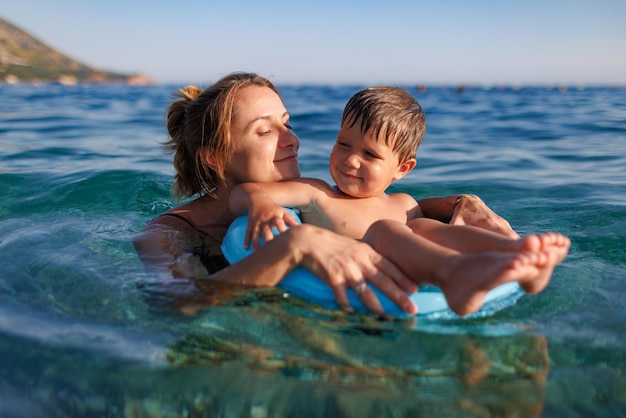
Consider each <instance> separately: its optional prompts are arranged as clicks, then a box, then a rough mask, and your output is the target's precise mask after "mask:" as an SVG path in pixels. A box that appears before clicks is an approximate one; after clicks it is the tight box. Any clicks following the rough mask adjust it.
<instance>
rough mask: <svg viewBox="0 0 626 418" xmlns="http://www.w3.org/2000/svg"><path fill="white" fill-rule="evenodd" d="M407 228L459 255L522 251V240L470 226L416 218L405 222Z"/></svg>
mask: <svg viewBox="0 0 626 418" xmlns="http://www.w3.org/2000/svg"><path fill="white" fill-rule="evenodd" d="M407 226H408V227H409V228H411V230H412V231H413V232H414V233H415V234H417V235H420V236H422V237H424V238H426V239H428V240H429V241H432V242H434V243H436V244H439V245H441V246H444V247H447V248H450V249H452V250H456V251H459V252H461V253H481V252H484V251H520V250H522V249H523V242H524V240H523V239H512V238H509V237H507V236H504V235H501V234H498V233H496V232H492V231H489V230H486V229H483V228H478V227H475V226H470V225H449V224H446V223H443V222H439V221H436V220H434V219H429V218H417V219H412V220H410V221H409V222H407Z"/></svg>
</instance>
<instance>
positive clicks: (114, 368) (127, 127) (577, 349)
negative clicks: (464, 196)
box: [0, 86, 626, 417]
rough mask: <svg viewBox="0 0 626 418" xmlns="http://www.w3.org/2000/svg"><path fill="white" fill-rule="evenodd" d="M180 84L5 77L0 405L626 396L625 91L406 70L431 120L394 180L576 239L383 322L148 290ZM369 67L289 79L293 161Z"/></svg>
mask: <svg viewBox="0 0 626 418" xmlns="http://www.w3.org/2000/svg"><path fill="white" fill-rule="evenodd" d="M175 87H176V86H151V87H124V86H91V87H85V86H82V87H81V86H79V87H64V86H38V87H37V86H0V95H1V97H2V100H0V258H1V263H0V416H3V417H4V416H7V417H13V416H28V417H39V416H41V417H47V416H110V417H113V416H127V417H135V416H151V417H163V416H211V417H217V416H224V417H247V416H251V417H265V416H272V417H284V416H294V417H353V416H354V417H383V416H393V417H412V416H525V417H526V416H545V417H564V416H568V417H570V416H580V417H591V416H625V415H626V376H625V373H626V359H625V353H626V337H624V336H625V335H626V310H624V308H623V305H624V303H625V302H626V249H625V248H626V238H625V235H626V169H625V167H626V100H625V98H626V90H624V89H616V88H586V89H575V88H570V89H568V90H567V91H559V90H557V89H546V88H524V89H509V88H505V89H491V90H486V89H479V88H466V89H465V90H464V91H462V92H459V91H456V90H455V89H453V88H443V87H431V88H429V89H428V90H427V91H426V92H422V93H419V92H418V91H417V89H416V88H415V86H405V87H406V88H407V89H408V90H409V91H411V92H412V93H413V94H415V95H416V97H417V98H418V100H419V101H420V103H421V104H422V106H423V107H424V109H425V111H426V114H427V124H428V129H427V134H426V138H425V140H424V143H423V145H422V147H421V148H420V150H419V153H418V161H419V163H418V166H417V168H416V170H415V171H414V172H413V173H412V174H411V175H410V176H409V177H408V178H407V179H405V180H403V181H402V182H400V183H398V184H396V185H395V186H393V187H394V190H402V191H406V192H409V193H411V194H412V195H414V196H415V197H418V198H419V197H425V196H430V195H443V194H450V193H459V192H467V193H476V194H478V195H480V196H481V197H482V198H483V199H484V200H485V201H486V202H487V203H488V204H489V205H490V206H491V207H492V208H494V210H496V212H498V213H499V214H501V215H503V216H504V217H506V218H507V219H508V220H510V222H511V224H512V225H513V227H514V228H515V229H516V230H518V231H519V232H520V233H521V234H525V233H529V232H536V231H545V230H556V231H560V232H563V233H565V234H567V235H569V236H570V237H571V238H572V242H573V244H572V249H571V253H570V255H569V257H568V258H567V259H566V261H565V262H564V263H563V264H562V265H561V266H559V267H558V268H557V269H556V271H555V273H554V276H553V279H552V281H551V282H550V284H549V286H548V287H547V288H546V290H545V291H544V292H543V293H541V294H538V295H534V296H524V297H522V298H521V299H520V300H519V301H518V303H517V304H516V305H514V306H512V307H510V308H508V309H505V310H503V311H501V312H499V313H497V314H496V315H494V316H491V317H488V318H483V319H474V320H450V321H436V320H422V319H420V320H416V321H406V320H404V321H394V322H384V321H379V320H378V319H377V318H375V317H373V316H369V315H363V316H345V315H343V314H341V313H338V312H331V311H323V310H320V309H316V308H315V307H313V306H309V305H307V304H306V303H303V302H301V301H298V300H296V299H294V298H293V297H292V298H284V297H283V295H282V293H281V292H280V291H277V290H272V289H264V290H258V291H247V292H236V293H234V294H233V293H232V292H231V293H226V292H222V293H219V294H218V297H217V298H216V299H218V300H220V303H217V304H215V305H214V306H210V307H207V308H205V309H201V310H199V311H198V312H197V313H196V314H195V315H183V314H180V313H179V312H178V311H177V310H176V309H175V308H173V307H172V305H171V304H170V303H169V302H171V301H166V300H163V299H162V298H161V297H159V295H158V294H157V293H155V292H153V291H152V290H151V289H152V288H153V286H151V283H152V282H153V281H154V278H153V277H150V276H149V275H147V274H146V273H145V272H144V269H143V266H142V265H141V263H140V262H139V260H138V258H137V256H136V254H135V252H134V250H133V246H132V244H131V238H132V236H133V235H134V234H135V233H137V232H138V231H139V230H141V228H142V227H143V226H144V225H145V223H146V222H147V221H148V220H150V219H151V218H153V217H154V216H156V215H157V214H159V213H161V212H162V211H163V210H165V209H167V208H169V207H171V206H172V205H174V204H175V203H174V202H173V201H172V200H171V198H170V196H169V187H170V184H171V181H172V176H173V169H172V163H171V156H170V155H168V154H166V153H164V151H163V150H162V148H161V145H160V144H161V143H162V142H164V141H165V140H166V139H167V137H166V132H165V129H164V115H165V110H166V107H167V105H168V103H169V101H170V99H171V97H172V96H171V93H172V92H173V91H174V89H175ZM360 87H361V86H342V87H319V86H316V87H293V86H281V87H280V90H281V92H282V93H283V95H284V99H285V103H286V106H287V108H288V109H289V111H290V112H291V115H292V117H291V118H292V126H293V128H294V129H295V131H296V132H297V133H298V134H299V136H300V138H301V140H302V146H301V150H300V161H301V166H302V169H303V172H304V174H305V175H307V176H316V177H322V178H325V179H327V180H329V177H328V174H327V165H326V160H327V156H328V153H329V151H330V148H331V146H332V143H333V141H334V138H335V134H336V131H337V129H338V126H339V122H340V117H341V110H342V107H343V105H344V104H345V102H346V101H347V99H348V98H349V97H350V96H351V95H352V94H353V93H354V92H355V91H357V90H358V89H359V88H360ZM216 292H217V290H216ZM515 414H517V415H515Z"/></svg>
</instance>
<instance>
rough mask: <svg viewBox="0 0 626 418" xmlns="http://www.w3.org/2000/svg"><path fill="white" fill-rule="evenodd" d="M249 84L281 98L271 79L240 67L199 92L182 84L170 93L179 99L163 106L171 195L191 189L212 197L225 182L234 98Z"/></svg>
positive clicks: (181, 194) (188, 193) (179, 195)
mask: <svg viewBox="0 0 626 418" xmlns="http://www.w3.org/2000/svg"><path fill="white" fill-rule="evenodd" d="M252 85H255V86H261V87H268V88H270V89H272V90H273V91H274V92H275V93H276V94H278V95H279V97H280V94H279V93H278V90H277V89H276V87H275V86H274V85H273V84H272V82H271V81H269V80H268V79H266V78H265V77H261V76H259V75H257V74H254V73H244V72H236V73H232V74H229V75H227V76H225V77H224V78H222V79H221V80H219V81H218V82H216V83H215V84H213V85H212V86H210V87H208V88H206V89H205V90H203V91H202V90H200V89H199V88H197V87H194V86H187V87H185V88H184V89H181V90H179V91H178V92H177V93H176V94H175V96H176V97H179V98H180V99H177V100H175V101H174V102H172V104H171V105H170V106H169V108H168V110H167V131H168V133H169V136H170V140H169V141H167V142H166V143H165V147H166V149H167V150H169V151H172V152H173V153H174V168H175V169H176V175H175V176H174V184H173V185H172V195H173V196H174V197H175V198H177V199H181V198H185V197H191V196H194V195H196V194H203V195H208V196H213V197H215V191H216V189H217V187H219V186H220V185H225V184H226V166H227V163H228V160H229V159H230V157H231V153H232V135H231V125H232V118H233V107H234V104H235V98H236V96H237V93H238V92H239V91H240V90H241V89H243V88H245V87H248V86H252ZM207 159H210V161H211V164H210V165H209V164H208V162H207Z"/></svg>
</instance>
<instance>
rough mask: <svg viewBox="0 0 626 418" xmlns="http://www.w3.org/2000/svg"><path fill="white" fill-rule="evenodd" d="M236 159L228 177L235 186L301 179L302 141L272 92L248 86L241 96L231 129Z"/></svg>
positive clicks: (232, 159) (230, 166) (281, 103)
mask: <svg viewBox="0 0 626 418" xmlns="http://www.w3.org/2000/svg"><path fill="white" fill-rule="evenodd" d="M231 135H232V140H233V155H232V158H231V159H230V161H229V163H228V166H227V173H228V175H229V177H230V178H231V180H232V181H234V182H235V184H239V183H243V182H272V181H281V180H291V179H294V178H298V177H300V167H299V166H298V148H299V147H300V140H299V139H298V137H297V136H296V134H295V133H293V131H292V130H291V127H290V125H289V113H287V109H285V106H284V104H283V102H282V100H281V99H280V97H279V96H278V95H277V94H276V93H275V92H274V91H272V90H271V89H270V88H267V87H261V86H248V87H245V88H243V89H242V90H240V91H239V92H238V93H237V96H236V98H235V104H234V107H233V120H232V127H231Z"/></svg>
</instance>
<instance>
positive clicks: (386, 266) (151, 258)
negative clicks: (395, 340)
mask: <svg viewBox="0 0 626 418" xmlns="http://www.w3.org/2000/svg"><path fill="white" fill-rule="evenodd" d="M162 222H163V223H161V224H159V223H156V222H153V223H152V224H150V225H148V227H146V228H145V229H144V230H143V231H142V232H141V233H139V234H138V235H137V236H136V238H135V240H134V244H135V248H136V250H137V253H138V255H139V257H140V259H141V260H142V261H143V262H144V264H146V263H156V264H146V268H147V269H148V270H150V271H153V272H156V271H160V272H166V273H169V275H170V277H172V276H177V277H180V276H178V275H177V274H175V273H181V272H180V271H177V272H175V271H173V270H172V268H176V267H177V266H178V265H180V264H183V265H184V264H186V263H188V262H189V261H190V259H193V258H194V257H195V256H193V255H192V254H190V253H188V252H187V253H185V252H184V251H181V250H180V248H181V247H179V245H181V244H182V242H179V241H182V239H183V237H182V235H185V233H186V232H189V233H190V234H192V233H193V232H195V231H193V230H191V231H184V230H183V231H181V230H176V228H174V227H172V226H169V227H168V226H167V225H164V224H165V223H174V222H182V221H179V220H177V219H172V220H169V219H168V220H167V221H162ZM176 226H177V227H183V228H184V226H183V225H176ZM181 234H182V235H181ZM196 264H198V263H196ZM300 265H301V266H303V267H305V268H307V269H308V270H310V271H311V272H312V273H314V274H315V275H316V276H317V277H319V278H320V279H321V280H323V281H324V282H326V283H327V284H328V285H329V286H330V287H331V289H332V291H333V293H334V295H335V298H336V300H337V303H338V304H339V306H340V307H341V308H342V309H343V310H345V311H351V310H352V309H351V308H350V304H349V301H348V296H347V293H346V292H347V290H348V289H349V288H355V287H357V286H358V285H359V284H361V283H362V282H363V280H366V279H367V280H368V281H369V282H370V283H372V284H373V285H374V286H376V287H378V288H379V289H380V290H381V291H383V293H385V294H386V295H387V296H388V297H389V298H390V299H391V300H392V301H394V302H395V303H396V304H397V305H398V306H400V307H401V308H402V309H404V310H405V311H406V312H408V313H411V314H414V313H416V311H417V309H416V307H415V305H413V303H412V302H411V301H410V300H409V298H408V296H407V295H406V294H405V292H409V293H411V292H414V291H415V290H416V286H415V284H414V283H413V282H411V281H410V280H409V279H408V278H407V277H406V276H405V275H404V274H403V273H402V272H401V271H400V270H399V269H398V268H397V267H396V266H395V265H394V264H392V263H391V262H390V261H388V260H387V259H385V258H384V257H382V256H381V255H380V254H378V253H377V252H376V251H374V250H373V249H372V247H370V246H369V245H368V244H365V243H362V242H359V241H356V240H353V239H351V238H347V237H343V236H340V235H338V234H335V233H334V232H331V231H328V230H325V229H322V228H318V227H316V226H313V225H299V226H295V227H292V228H291V229H289V230H288V231H286V232H285V233H282V234H280V235H279V236H277V237H276V238H274V239H273V240H272V241H270V242H268V243H266V244H265V245H263V246H262V247H260V248H259V249H257V250H255V251H254V252H252V254H250V255H249V256H248V257H246V258H244V259H243V260H241V261H239V262H237V263H235V264H233V265H230V266H227V267H226V268H223V269H221V270H219V271H217V272H214V273H212V274H208V273H207V271H206V269H204V276H202V275H198V276H191V277H186V276H183V277H184V278H188V279H189V278H191V279H202V280H200V281H202V282H206V281H207V279H210V280H214V281H217V282H223V283H229V284H233V285H244V286H254V287H263V286H276V285H278V283H279V282H280V281H281V280H282V279H283V278H284V277H285V276H286V275H287V274H288V273H290V272H291V271H292V270H293V269H294V268H295V267H296V266H300ZM196 267H198V266H197V265H196ZM188 272H189V273H200V269H198V268H190V269H188ZM359 297H360V298H361V300H362V301H363V303H364V304H365V306H366V307H367V308H368V309H370V310H371V311H373V312H377V313H382V307H381V305H380V302H379V301H378V298H377V297H376V295H375V294H374V292H373V291H371V289H367V290H366V291H364V292H363V293H361V294H360V296H359ZM208 298H209V296H208V295H207V299H208ZM194 299H195V303H196V304H197V297H195V298H194Z"/></svg>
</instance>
